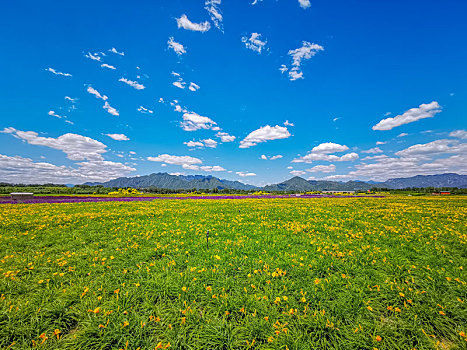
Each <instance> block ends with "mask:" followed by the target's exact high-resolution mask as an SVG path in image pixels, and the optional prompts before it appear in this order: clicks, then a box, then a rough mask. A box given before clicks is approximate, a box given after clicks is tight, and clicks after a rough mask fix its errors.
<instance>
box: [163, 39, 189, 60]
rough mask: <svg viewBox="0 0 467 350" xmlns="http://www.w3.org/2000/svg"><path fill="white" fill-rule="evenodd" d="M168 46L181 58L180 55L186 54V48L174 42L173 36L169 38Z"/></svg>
mask: <svg viewBox="0 0 467 350" xmlns="http://www.w3.org/2000/svg"><path fill="white" fill-rule="evenodd" d="M167 45H169V48H170V49H172V50H174V51H175V53H176V54H177V55H179V56H180V55H183V54H184V53H186V49H185V47H184V46H183V45H182V44H180V43H178V42H176V41H175V40H174V38H173V36H171V37H170V38H169V40H168V41H167Z"/></svg>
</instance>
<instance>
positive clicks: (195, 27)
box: [176, 14, 211, 33]
mask: <svg viewBox="0 0 467 350" xmlns="http://www.w3.org/2000/svg"><path fill="white" fill-rule="evenodd" d="M176 20H177V26H178V28H183V29H186V30H192V31H194V32H202V33H205V32H207V31H208V30H209V29H210V28H211V25H210V24H209V22H208V21H206V22H202V23H193V22H192V21H190V20H189V19H188V17H187V16H186V15H185V14H183V15H182V16H181V17H180V18H176Z"/></svg>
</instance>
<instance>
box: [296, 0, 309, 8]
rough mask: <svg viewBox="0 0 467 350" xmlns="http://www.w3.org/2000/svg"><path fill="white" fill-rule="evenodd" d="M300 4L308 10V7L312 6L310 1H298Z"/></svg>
mask: <svg viewBox="0 0 467 350" xmlns="http://www.w3.org/2000/svg"><path fill="white" fill-rule="evenodd" d="M298 3H299V5H300V7H301V8H303V9H307V8H308V7H310V6H311V3H310V0H298Z"/></svg>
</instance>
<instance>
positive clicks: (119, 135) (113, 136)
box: [106, 134, 130, 141]
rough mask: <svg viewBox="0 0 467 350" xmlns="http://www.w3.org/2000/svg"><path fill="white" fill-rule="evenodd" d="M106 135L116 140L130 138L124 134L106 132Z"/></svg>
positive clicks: (127, 139)
mask: <svg viewBox="0 0 467 350" xmlns="http://www.w3.org/2000/svg"><path fill="white" fill-rule="evenodd" d="M106 135H107V136H108V137H110V138H112V139H114V140H116V141H129V140H130V139H129V138H128V136H126V135H125V134H106Z"/></svg>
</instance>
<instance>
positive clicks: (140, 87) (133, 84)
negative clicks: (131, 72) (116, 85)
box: [118, 78, 145, 90]
mask: <svg viewBox="0 0 467 350" xmlns="http://www.w3.org/2000/svg"><path fill="white" fill-rule="evenodd" d="M118 81H121V82H122V83H125V84H127V85H130V86H131V87H133V88H135V89H136V90H143V89H144V88H145V86H144V85H143V84H140V83H138V82H137V81H133V80H128V79H126V78H120V79H118Z"/></svg>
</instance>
